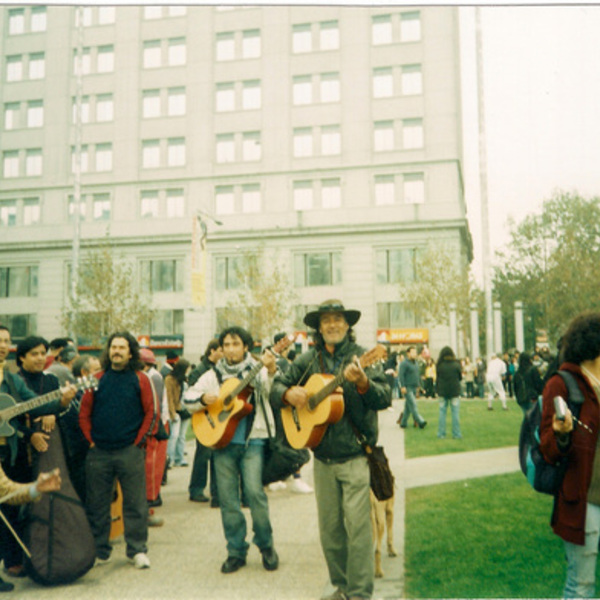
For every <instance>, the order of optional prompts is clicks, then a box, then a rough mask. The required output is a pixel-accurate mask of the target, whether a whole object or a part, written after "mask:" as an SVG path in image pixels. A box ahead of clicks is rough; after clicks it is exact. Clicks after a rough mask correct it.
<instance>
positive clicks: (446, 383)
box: [436, 359, 462, 398]
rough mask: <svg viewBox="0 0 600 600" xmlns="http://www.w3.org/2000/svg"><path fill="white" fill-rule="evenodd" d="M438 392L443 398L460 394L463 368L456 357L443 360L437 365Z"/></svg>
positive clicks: (455, 396)
mask: <svg viewBox="0 0 600 600" xmlns="http://www.w3.org/2000/svg"><path fill="white" fill-rule="evenodd" d="M436 371H437V380H436V385H437V393H438V396H441V397H442V398H457V397H458V396H460V380H461V379H462V369H461V366H460V363H459V362H458V361H457V360H456V359H451V360H442V361H441V362H438V364H437V367H436Z"/></svg>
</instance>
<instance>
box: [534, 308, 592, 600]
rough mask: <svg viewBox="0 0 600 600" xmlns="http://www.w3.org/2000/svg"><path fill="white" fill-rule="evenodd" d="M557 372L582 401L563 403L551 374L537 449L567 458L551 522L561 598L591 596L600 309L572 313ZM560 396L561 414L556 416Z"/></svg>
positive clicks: (560, 384)
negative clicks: (557, 545) (560, 547)
mask: <svg viewBox="0 0 600 600" xmlns="http://www.w3.org/2000/svg"><path fill="white" fill-rule="evenodd" d="M563 359H564V362H563V363H562V364H561V366H560V370H561V371H567V372H568V373H571V374H572V375H573V378H574V379H575V380H576V384H577V386H578V388H579V389H580V391H581V392H582V394H583V402H581V401H580V402H579V403H575V402H571V403H569V392H568V387H567V384H566V383H565V380H564V379H563V377H561V376H560V375H558V374H557V375H554V376H553V377H551V378H550V379H549V380H548V382H547V384H546V386H545V388H544V392H543V407H542V420H541V425H540V438H541V440H540V450H541V452H542V454H543V456H544V458H545V460H546V461H547V462H549V463H551V464H556V463H557V462H558V461H560V460H565V459H566V461H567V463H566V471H565V475H564V478H563V480H562V483H561V485H560V489H559V490H558V493H557V494H556V497H555V501H554V509H553V511H552V518H551V525H552V529H553V530H554V533H555V534H556V535H558V536H559V537H561V538H562V539H563V541H564V545H565V554H566V558H567V577H566V583H565V589H564V596H563V597H564V598H594V597H596V596H595V591H596V590H595V582H596V561H597V557H598V541H599V539H600V448H599V447H598V429H599V427H600V404H599V400H598V399H599V398H600V312H588V313H583V314H581V315H579V316H578V317H576V318H575V319H574V320H573V322H572V323H571V325H570V326H569V329H568V331H567V333H566V334H565V336H564V339H563ZM557 397H561V398H562V399H564V401H566V403H567V406H566V414H565V415H564V417H562V418H559V416H557V414H556V409H555V405H558V407H559V408H560V401H559V400H556V398H557Z"/></svg>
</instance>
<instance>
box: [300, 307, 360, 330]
mask: <svg viewBox="0 0 600 600" xmlns="http://www.w3.org/2000/svg"><path fill="white" fill-rule="evenodd" d="M326 313H342V314H343V315H344V319H346V322H347V323H348V325H349V326H350V327H352V325H354V324H355V323H357V322H358V320H359V319H360V310H346V309H345V308H344V305H343V304H342V302H341V300H325V302H322V303H321V304H319V308H318V309H317V310H313V311H311V312H309V313H307V314H306V316H305V317H304V323H305V324H306V325H308V326H309V327H312V328H313V329H319V322H320V320H321V315H324V314H326Z"/></svg>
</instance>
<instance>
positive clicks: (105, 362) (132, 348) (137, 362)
mask: <svg viewBox="0 0 600 600" xmlns="http://www.w3.org/2000/svg"><path fill="white" fill-rule="evenodd" d="M115 338H124V339H125V340H126V341H127V343H128V344H129V352H130V353H131V359H130V360H129V363H128V364H127V367H126V369H131V370H132V371H141V370H142V369H143V368H144V363H143V362H142V360H141V359H140V345H139V343H138V341H137V340H136V339H135V337H134V336H133V335H132V334H131V333H129V331H116V332H115V333H113V334H112V335H111V336H110V337H109V338H108V340H107V341H106V347H105V348H104V351H103V352H102V357H101V358H100V363H101V364H102V369H103V370H104V371H106V370H107V369H109V368H110V365H111V362H110V357H109V355H108V351H109V349H110V345H111V344H112V342H113V340H114V339H115Z"/></svg>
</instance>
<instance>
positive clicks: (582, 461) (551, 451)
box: [540, 363, 600, 545]
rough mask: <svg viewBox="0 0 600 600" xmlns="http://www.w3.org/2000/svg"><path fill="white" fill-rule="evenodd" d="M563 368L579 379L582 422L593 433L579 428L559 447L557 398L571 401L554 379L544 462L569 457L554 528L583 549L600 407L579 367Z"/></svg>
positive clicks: (546, 409)
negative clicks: (554, 425)
mask: <svg viewBox="0 0 600 600" xmlns="http://www.w3.org/2000/svg"><path fill="white" fill-rule="evenodd" d="M560 368H561V370H564V371H569V372H570V373H573V374H574V375H575V378H576V379H577V384H578V385H579V388H580V389H581V391H582V393H583V396H584V402H583V405H582V406H581V412H580V414H579V420H580V421H582V422H583V423H585V424H586V425H587V426H588V427H589V428H590V429H591V430H592V433H590V432H589V431H587V430H586V429H584V428H583V427H578V426H576V427H575V429H574V431H572V432H571V434H570V443H569V444H568V445H567V446H566V447H564V448H563V447H560V446H559V444H558V442H557V437H556V435H555V433H554V430H553V429H552V417H553V415H554V397H555V396H562V397H563V398H568V390H567V386H566V384H565V382H564V380H563V379H562V377H560V375H554V377H552V378H551V379H549V380H548V383H547V384H546V387H545V388H544V393H543V407H542V422H541V425H540V434H541V442H540V449H541V451H542V454H543V455H544V458H545V459H546V460H547V461H548V462H550V463H554V462H556V461H557V460H558V459H559V458H560V457H561V456H568V457H569V463H568V467H567V472H566V474H565V478H564V480H563V483H562V486H561V488H560V490H559V493H558V496H557V497H556V500H555V502H554V510H553V512H552V519H551V524H552V529H553V530H554V533H556V535H558V536H560V537H561V538H562V539H563V540H565V541H567V542H572V543H573V544H579V545H583V544H584V542H585V517H586V506H587V493H588V489H589V487H590V482H591V479H592V467H593V464H594V456H595V454H596V443H597V440H598V427H599V426H600V406H599V405H598V400H597V398H596V394H595V392H594V390H593V388H592V387H591V386H590V384H589V382H588V380H587V378H585V377H584V375H583V374H582V372H581V369H580V368H579V366H578V365H574V364H572V363H563V364H562V365H561V367H560Z"/></svg>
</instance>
